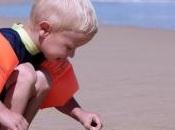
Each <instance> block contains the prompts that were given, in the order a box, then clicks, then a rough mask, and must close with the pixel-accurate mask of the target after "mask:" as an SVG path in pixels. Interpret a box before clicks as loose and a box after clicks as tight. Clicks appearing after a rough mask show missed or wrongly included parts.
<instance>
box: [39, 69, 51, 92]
mask: <svg viewBox="0 0 175 130" xmlns="http://www.w3.org/2000/svg"><path fill="white" fill-rule="evenodd" d="M36 75H37V81H36V88H37V91H38V92H39V93H40V94H42V93H43V94H45V93H47V92H48V91H49V90H50V82H49V79H48V76H47V75H46V74H45V73H43V72H42V71H36Z"/></svg>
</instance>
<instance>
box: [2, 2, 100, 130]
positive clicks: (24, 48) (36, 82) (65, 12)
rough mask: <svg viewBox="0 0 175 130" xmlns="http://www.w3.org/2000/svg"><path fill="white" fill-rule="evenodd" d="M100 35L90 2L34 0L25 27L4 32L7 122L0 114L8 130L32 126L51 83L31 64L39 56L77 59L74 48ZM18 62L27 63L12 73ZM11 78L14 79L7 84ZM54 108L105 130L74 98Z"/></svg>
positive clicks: (4, 81)
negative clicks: (30, 124) (29, 124)
mask: <svg viewBox="0 0 175 130" xmlns="http://www.w3.org/2000/svg"><path fill="white" fill-rule="evenodd" d="M96 32H97V21H96V15H95V11H94V9H93V6H92V4H91V3H90V1H89V0H54V1H53V0H36V1H35V2H34V4H33V7H32V11H31V15H30V19H29V21H28V23H27V24H25V25H21V24H19V25H15V26H13V27H12V28H6V29H0V33H1V35H0V43H1V44H0V48H2V49H1V50H0V53H1V54H0V60H1V61H2V64H1V65H0V71H1V72H2V75H0V88H1V90H4V89H7V90H8V92H7V94H6V97H5V99H4V103H5V105H6V106H7V108H9V109H7V108H6V107H5V106H4V105H3V104H2V103H0V109H1V110H2V111H6V113H7V114H6V115H8V116H7V117H8V118H6V117H5V116H4V115H3V114H0V123H1V124H2V125H3V126H5V127H6V128H4V129H12V130H16V129H17V128H18V129H20V130H25V129H27V127H28V124H27V122H26V120H25V119H27V121H28V123H30V122H31V121H32V119H33V117H34V115H35V114H36V112H37V110H38V108H39V106H40V105H41V103H42V100H44V97H45V96H46V93H47V91H48V88H49V86H50V82H52V80H51V81H50V80H49V76H48V75H47V74H46V73H45V72H43V71H40V70H39V71H37V72H36V73H35V71H34V69H33V67H32V65H30V64H29V63H26V62H31V63H33V59H35V58H36V57H37V56H36V55H38V54H39V55H40V53H42V54H44V57H45V58H47V59H49V60H59V59H66V58H67V57H73V56H74V53H75V50H76V48H78V47H80V46H82V45H84V44H86V43H87V42H88V41H89V40H91V39H92V37H93V36H94V35H95V33H96ZM4 54H8V55H7V57H8V58H6V59H5V58H4ZM42 58H43V57H42V56H39V59H42ZM19 63H20V64H21V63H25V64H21V65H19V66H18V67H17V68H16V69H15V70H16V71H17V72H16V71H15V72H14V73H12V71H13V70H14V68H15V66H16V65H17V64H19ZM38 64H40V63H36V62H35V63H33V65H38ZM49 64H52V63H49ZM11 73H12V75H11ZM10 75H11V77H12V78H11V77H10V80H9V81H8V82H7V79H8V78H9V76H10ZM28 75H31V76H29V77H28ZM32 77H33V78H32ZM6 82H7V85H6V88H4V84H5V83H6ZM15 82H16V84H14V83H15ZM9 86H15V87H9ZM26 86H28V87H26ZM22 88H24V89H22ZM26 88H28V89H26ZM24 90H26V91H25V93H24ZM9 97H10V98H9ZM20 99H22V101H20ZM55 107H56V108H57V109H58V110H60V111H62V112H63V113H65V114H68V115H70V116H71V117H73V118H75V119H77V120H78V121H80V122H81V123H82V124H83V126H84V127H85V128H86V129H88V130H91V129H97V130H99V129H101V128H102V123H101V120H100V118H99V117H98V116H97V115H96V114H93V113H90V112H86V111H84V110H83V109H82V108H81V107H80V106H79V105H78V103H77V102H76V101H75V99H74V98H71V99H70V100H69V101H68V102H67V103H66V104H64V105H63V106H55ZM10 115H14V116H10ZM22 115H24V117H25V118H23V116H22Z"/></svg>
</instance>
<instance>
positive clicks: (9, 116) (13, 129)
mask: <svg viewBox="0 0 175 130" xmlns="http://www.w3.org/2000/svg"><path fill="white" fill-rule="evenodd" d="M0 123H1V124H2V125H3V126H5V127H7V128H8V129H10V130H27V129H28V126H29V124H28V123H27V121H26V119H25V118H24V117H23V116H22V115H20V114H18V113H15V112H12V111H10V110H8V109H6V110H3V111H1V113H0Z"/></svg>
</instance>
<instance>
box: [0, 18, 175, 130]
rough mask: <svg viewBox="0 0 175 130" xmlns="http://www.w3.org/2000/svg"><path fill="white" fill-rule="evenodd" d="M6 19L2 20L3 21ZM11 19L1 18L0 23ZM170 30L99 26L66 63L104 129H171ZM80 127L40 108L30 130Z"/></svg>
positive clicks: (174, 115)
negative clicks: (100, 119) (69, 64)
mask: <svg viewBox="0 0 175 130" xmlns="http://www.w3.org/2000/svg"><path fill="white" fill-rule="evenodd" d="M4 22H5V23H4ZM5 24H8V25H10V24H11V21H10V20H7V19H4V21H2V20H1V23H0V25H1V27H2V26H4V25H5ZM174 35H175V32H173V31H167V30H158V29H157V30H156V29H143V28H134V27H115V26H102V25H101V26H100V27H99V32H98V33H97V35H96V36H95V38H94V39H93V40H92V41H90V42H89V44H87V45H85V46H83V47H81V48H80V49H78V50H77V52H76V55H75V57H74V58H73V59H71V62H72V64H73V66H74V70H75V73H76V75H77V78H78V81H79V85H80V90H79V91H78V92H77V93H76V95H75V97H76V99H77V100H78V101H79V103H80V104H81V106H82V107H83V108H84V109H85V110H89V111H92V112H97V113H99V115H100V116H101V117H102V119H103V122H104V128H103V130H174V129H175V112H174V110H175V60H174V56H175V51H174V48H175V37H174ZM58 129H60V130H83V129H84V128H83V127H82V126H81V124H79V123H77V122H76V121H74V120H73V119H71V118H69V117H67V116H65V115H63V114H62V113H60V112H57V111H56V110H55V109H44V110H40V111H39V113H38V114H37V116H36V117H35V119H34V121H33V122H32V125H31V127H30V130H58Z"/></svg>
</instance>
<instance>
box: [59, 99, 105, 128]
mask: <svg viewBox="0 0 175 130" xmlns="http://www.w3.org/2000/svg"><path fill="white" fill-rule="evenodd" d="M56 109H57V110H59V111H61V112H63V113H64V114H67V115H69V116H71V117H72V118H74V119H76V120H77V121H79V122H80V123H81V124H82V125H83V126H84V127H85V128H86V129H87V130H100V129H101V128H102V122H101V119H100V118H99V116H98V115H96V114H95V113H91V112H87V111H84V110H83V109H82V108H81V107H80V105H79V104H78V103H77V101H76V100H75V99H74V98H71V99H70V100H69V102H68V103H66V104H65V105H64V106H63V107H56Z"/></svg>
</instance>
